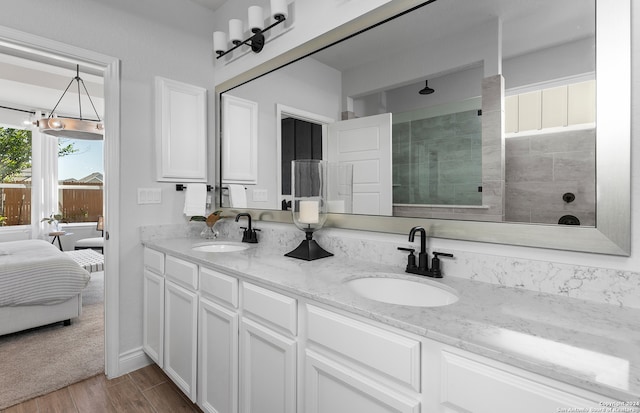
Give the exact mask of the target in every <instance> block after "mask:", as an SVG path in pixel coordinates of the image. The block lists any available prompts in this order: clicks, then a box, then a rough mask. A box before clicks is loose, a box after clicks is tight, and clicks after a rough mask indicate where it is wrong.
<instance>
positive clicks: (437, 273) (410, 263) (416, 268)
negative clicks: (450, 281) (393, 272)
mask: <svg viewBox="0 0 640 413" xmlns="http://www.w3.org/2000/svg"><path fill="white" fill-rule="evenodd" d="M416 232H417V233H420V237H421V238H420V252H419V253H418V265H416V256H415V255H413V253H414V252H415V249H413V248H403V247H398V249H399V250H401V251H408V252H409V256H408V257H407V268H406V270H405V271H406V272H408V273H411V274H418V275H424V276H427V277H434V278H442V270H441V269H440V258H438V257H453V254H445V253H443V252H434V253H433V259H432V260H431V268H429V266H428V261H429V260H428V255H427V231H425V229H424V228H422V227H413V228H411V231H409V242H413V241H414V239H415V236H416Z"/></svg>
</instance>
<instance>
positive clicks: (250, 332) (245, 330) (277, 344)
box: [240, 318, 296, 413]
mask: <svg viewBox="0 0 640 413" xmlns="http://www.w3.org/2000/svg"><path fill="white" fill-rule="evenodd" d="M240 411H241V412H242V413H273V412H278V413H294V412H295V411H296V341H295V340H294V339H291V338H288V337H285V336H283V335H281V334H278V333H276V332H275V331H273V330H271V329H269V328H266V327H264V326H262V325H260V324H258V323H255V322H253V321H251V320H248V319H245V318H243V319H242V323H241V326H240Z"/></svg>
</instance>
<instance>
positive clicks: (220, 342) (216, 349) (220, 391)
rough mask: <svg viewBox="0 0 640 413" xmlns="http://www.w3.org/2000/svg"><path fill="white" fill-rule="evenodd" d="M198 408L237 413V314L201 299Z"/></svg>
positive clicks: (211, 412)
mask: <svg viewBox="0 0 640 413" xmlns="http://www.w3.org/2000/svg"><path fill="white" fill-rule="evenodd" d="M199 326H200V327H199V333H198V334H199V350H198V354H199V356H198V366H199V372H198V405H199V406H200V407H201V408H202V410H204V411H205V412H209V413H223V412H224V413H237V411H238V314H237V313H236V312H235V311H233V310H230V309H227V308H224V307H222V306H220V305H218V304H216V303H213V302H211V301H209V300H207V299H203V298H200V316H199Z"/></svg>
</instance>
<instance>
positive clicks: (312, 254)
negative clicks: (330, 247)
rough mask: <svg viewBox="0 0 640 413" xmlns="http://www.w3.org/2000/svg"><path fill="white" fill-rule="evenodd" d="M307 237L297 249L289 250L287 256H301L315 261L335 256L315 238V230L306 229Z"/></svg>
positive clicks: (303, 258)
mask: <svg viewBox="0 0 640 413" xmlns="http://www.w3.org/2000/svg"><path fill="white" fill-rule="evenodd" d="M305 234H306V237H305V238H306V239H305V240H303V241H302V242H301V243H300V245H298V247H297V248H296V249H294V250H293V251H291V252H288V253H286V254H284V255H285V257H292V258H299V259H301V260H306V261H313V260H317V259H319V258H326V257H333V254H332V253H330V252H329V251H327V250H325V249H324V248H322V247H321V246H320V245H319V244H318V243H317V242H316V240H314V239H313V230H311V229H310V230H307V231H305Z"/></svg>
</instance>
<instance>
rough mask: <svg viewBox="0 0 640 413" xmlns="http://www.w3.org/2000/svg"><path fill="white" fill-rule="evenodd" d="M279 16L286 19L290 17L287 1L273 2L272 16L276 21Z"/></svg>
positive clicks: (273, 0)
mask: <svg viewBox="0 0 640 413" xmlns="http://www.w3.org/2000/svg"><path fill="white" fill-rule="evenodd" d="M278 14H280V15H282V16H284V18H285V19H286V18H287V17H289V8H288V7H287V0H271V16H272V17H273V18H274V19H275V18H276V15H278Z"/></svg>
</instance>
